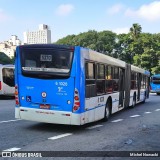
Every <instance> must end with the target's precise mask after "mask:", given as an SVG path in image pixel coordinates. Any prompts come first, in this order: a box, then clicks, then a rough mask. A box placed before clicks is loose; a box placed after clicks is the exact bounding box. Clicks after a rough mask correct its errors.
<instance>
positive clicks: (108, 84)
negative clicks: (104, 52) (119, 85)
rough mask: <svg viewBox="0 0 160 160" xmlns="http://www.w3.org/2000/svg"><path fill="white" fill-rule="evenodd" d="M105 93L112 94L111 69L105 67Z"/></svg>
mask: <svg viewBox="0 0 160 160" xmlns="http://www.w3.org/2000/svg"><path fill="white" fill-rule="evenodd" d="M106 72H107V76H106V78H107V79H106V92H107V93H112V92H113V68H112V67H111V66H107V67H106Z"/></svg>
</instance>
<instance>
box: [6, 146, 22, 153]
mask: <svg viewBox="0 0 160 160" xmlns="http://www.w3.org/2000/svg"><path fill="white" fill-rule="evenodd" d="M20 149H21V148H16V147H14V148H10V149H5V150H3V151H5V152H8V151H10V152H13V151H18V150H20Z"/></svg>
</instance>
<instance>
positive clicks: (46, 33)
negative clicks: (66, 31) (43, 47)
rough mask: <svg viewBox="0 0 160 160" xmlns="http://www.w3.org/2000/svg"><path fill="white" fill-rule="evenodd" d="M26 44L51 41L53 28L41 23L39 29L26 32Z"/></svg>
mask: <svg viewBox="0 0 160 160" xmlns="http://www.w3.org/2000/svg"><path fill="white" fill-rule="evenodd" d="M23 35H24V44H38V43H41V44H42V43H44V44H46V43H51V30H50V29H49V27H48V25H45V24H40V25H39V29H38V30H37V31H28V32H24V33H23Z"/></svg>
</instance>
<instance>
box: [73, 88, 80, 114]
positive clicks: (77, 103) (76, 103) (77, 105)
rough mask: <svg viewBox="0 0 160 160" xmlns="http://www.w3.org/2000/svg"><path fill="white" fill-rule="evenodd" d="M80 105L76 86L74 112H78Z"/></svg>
mask: <svg viewBox="0 0 160 160" xmlns="http://www.w3.org/2000/svg"><path fill="white" fill-rule="evenodd" d="M79 107H80V100H79V93H78V90H77V89H76V88H75V91H74V106H73V112H76V111H77V110H78V109H79Z"/></svg>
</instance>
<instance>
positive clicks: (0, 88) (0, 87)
mask: <svg viewBox="0 0 160 160" xmlns="http://www.w3.org/2000/svg"><path fill="white" fill-rule="evenodd" d="M0 90H2V82H1V81H0Z"/></svg>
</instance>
